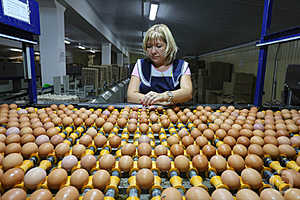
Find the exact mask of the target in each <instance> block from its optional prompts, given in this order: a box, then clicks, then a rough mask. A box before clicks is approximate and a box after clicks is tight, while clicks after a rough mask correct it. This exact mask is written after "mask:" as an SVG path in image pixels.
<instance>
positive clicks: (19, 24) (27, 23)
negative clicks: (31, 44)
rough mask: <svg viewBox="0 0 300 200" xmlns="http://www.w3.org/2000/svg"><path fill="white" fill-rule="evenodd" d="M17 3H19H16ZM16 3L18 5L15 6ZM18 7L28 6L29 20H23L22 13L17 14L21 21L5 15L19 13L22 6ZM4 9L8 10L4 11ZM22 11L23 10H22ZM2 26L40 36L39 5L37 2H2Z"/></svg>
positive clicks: (14, 0)
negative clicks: (13, 12)
mask: <svg viewBox="0 0 300 200" xmlns="http://www.w3.org/2000/svg"><path fill="white" fill-rule="evenodd" d="M16 2H17V3H16ZM14 3H16V4H14ZM18 5H21V6H23V5H28V8H29V18H30V19H29V20H26V19H25V18H24V19H21V18H20V16H22V14H20V12H19V13H18V12H17V13H16V15H17V16H19V19H18V18H17V17H16V18H14V17H12V15H9V14H8V15H5V10H6V14H7V13H8V12H7V11H8V10H9V12H12V11H14V10H15V11H17V10H18V8H19V9H20V6H18ZM4 7H5V8H6V9H5V10H4ZM21 10H22V9H21ZM0 24H6V25H8V26H12V27H14V28H17V29H20V30H24V31H26V32H29V33H31V34H34V35H40V15H39V5H38V3H37V2H36V1H35V0H0Z"/></svg>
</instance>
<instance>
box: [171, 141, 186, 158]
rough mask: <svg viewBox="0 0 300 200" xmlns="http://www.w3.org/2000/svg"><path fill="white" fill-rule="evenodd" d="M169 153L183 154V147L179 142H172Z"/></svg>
mask: <svg viewBox="0 0 300 200" xmlns="http://www.w3.org/2000/svg"><path fill="white" fill-rule="evenodd" d="M170 150H171V153H172V155H173V156H174V157H176V156H179V155H183V154H184V149H183V147H182V146H181V145H179V144H173V145H172V146H171V148H170Z"/></svg>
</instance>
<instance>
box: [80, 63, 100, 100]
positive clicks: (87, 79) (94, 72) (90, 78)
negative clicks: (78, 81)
mask: <svg viewBox="0 0 300 200" xmlns="http://www.w3.org/2000/svg"><path fill="white" fill-rule="evenodd" d="M82 83H83V85H84V86H88V85H91V86H93V87H94V90H95V93H96V95H97V94H98V88H99V70H98V69H97V68H91V67H84V68H82Z"/></svg>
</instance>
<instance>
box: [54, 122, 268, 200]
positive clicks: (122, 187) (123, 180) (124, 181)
mask: <svg viewBox="0 0 300 200" xmlns="http://www.w3.org/2000/svg"><path fill="white" fill-rule="evenodd" d="M184 126H185V128H187V129H189V128H188V127H187V126H186V124H184ZM175 128H176V131H179V129H178V127H177V125H175ZM99 130H100V129H98V131H99ZM122 131H123V129H120V130H119V132H118V134H117V135H119V136H121V133H122ZM165 132H166V135H167V137H168V136H170V133H169V130H168V129H165ZM108 135H109V134H106V135H105V136H106V137H107V136H108ZM141 135H142V134H141ZM153 135H154V138H155V144H156V145H158V144H160V140H159V135H158V134H153ZM133 138H134V134H132V133H129V140H128V142H129V143H133ZM100 150H101V148H99V149H98V151H97V152H96V154H95V156H97V157H98V156H99V152H100ZM117 150H118V149H116V148H112V151H111V152H110V153H111V154H112V155H115V153H116V151H117ZM55 167H56V166H53V167H52V169H51V170H53V169H54V168H55ZM51 170H50V171H51ZM219 175H220V174H219ZM179 176H180V177H181V178H182V185H183V187H184V188H185V189H189V188H190V187H191V184H190V182H189V178H188V177H187V176H186V174H184V173H181V174H180V175H179ZM199 176H201V177H202V178H203V184H204V185H205V186H207V187H208V191H209V193H210V194H211V193H212V192H213V191H214V187H213V186H212V185H211V184H210V180H209V179H208V178H205V176H204V175H203V174H202V175H200V174H199ZM128 177H129V174H128V173H121V177H120V184H119V187H118V188H119V197H116V199H123V197H124V198H125V199H126V198H127V197H128V195H127V194H126V189H127V188H128V186H129V185H128ZM160 178H161V179H162V183H161V186H162V188H163V189H165V188H167V187H170V186H171V184H170V182H169V177H168V175H167V173H161V174H160ZM263 181H264V182H265V181H266V180H265V179H263ZM232 194H233V195H234V194H235V193H234V192H232ZM140 199H150V194H149V191H147V190H142V193H141V195H140Z"/></svg>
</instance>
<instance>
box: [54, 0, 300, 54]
mask: <svg viewBox="0 0 300 200" xmlns="http://www.w3.org/2000/svg"><path fill="white" fill-rule="evenodd" d="M59 1H60V2H64V3H65V4H66V7H67V10H66V12H65V24H66V25H65V26H66V36H67V37H70V38H72V39H74V40H78V41H82V42H83V43H87V44H88V45H91V46H96V47H97V46H99V47H100V45H101V43H102V42H103V41H105V40H106V36H105V35H102V36H101V34H99V33H97V30H96V29H95V28H94V27H93V26H91V25H90V24H89V21H88V20H85V19H84V18H83V17H82V15H79V14H77V13H76V10H75V9H73V8H72V4H70V3H66V0H59ZM76 1H78V0H75V1H73V2H74V3H75V2H76ZM80 1H82V0H80ZM86 2H87V4H88V5H89V6H90V7H91V8H92V9H93V11H94V12H95V13H96V16H97V17H98V18H99V19H100V20H101V22H103V24H104V25H105V26H106V27H107V28H108V29H109V30H110V31H111V32H112V34H113V35H114V36H115V38H117V39H118V40H119V41H120V43H121V45H122V46H124V47H125V48H126V49H127V50H128V51H129V52H138V51H141V44H142V35H143V33H142V32H144V31H146V30H147V29H148V28H149V27H150V26H151V25H153V24H155V23H164V24H166V25H168V26H169V27H170V29H171V31H172V33H173V35H174V37H175V40H176V42H177V45H178V47H179V55H180V56H193V55H201V54H204V53H208V52H212V51H216V50H220V49H224V48H227V47H232V46H235V45H239V44H243V43H248V42H251V41H255V40H258V39H259V38H260V33H261V25H262V18H263V8H264V0H249V1H246V0H226V1H223V0H211V1H207V0H186V1H183V0H160V1H159V4H160V5H159V9H158V13H157V18H156V20H155V21H154V22H153V21H150V20H149V19H148V15H149V2H150V1H149V0H86ZM299 10H300V1H299V0H286V1H274V4H273V16H272V25H271V32H275V31H280V30H283V29H287V28H291V27H295V26H300V22H299V19H300V12H299Z"/></svg>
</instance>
